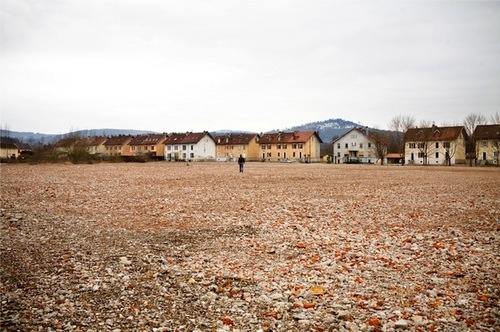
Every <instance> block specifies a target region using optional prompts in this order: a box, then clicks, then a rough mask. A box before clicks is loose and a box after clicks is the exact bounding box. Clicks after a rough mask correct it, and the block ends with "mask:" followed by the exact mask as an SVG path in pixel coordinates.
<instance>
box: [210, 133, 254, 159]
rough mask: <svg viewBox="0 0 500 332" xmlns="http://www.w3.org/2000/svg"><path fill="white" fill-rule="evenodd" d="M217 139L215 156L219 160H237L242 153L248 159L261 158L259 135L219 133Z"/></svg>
mask: <svg viewBox="0 0 500 332" xmlns="http://www.w3.org/2000/svg"><path fill="white" fill-rule="evenodd" d="M214 140H215V158H216V159H217V160H218V161H233V160H235V161H236V160H237V159H238V157H239V156H240V155H242V156H243V157H245V159H246V160H247V161H256V160H259V159H260V146H259V135H257V134H234V133H229V134H226V135H219V136H215V137H214Z"/></svg>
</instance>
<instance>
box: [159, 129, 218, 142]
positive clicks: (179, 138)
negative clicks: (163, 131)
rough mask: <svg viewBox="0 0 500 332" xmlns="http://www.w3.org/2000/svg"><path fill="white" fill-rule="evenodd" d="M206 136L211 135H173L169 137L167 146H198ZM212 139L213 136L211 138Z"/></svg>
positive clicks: (202, 133) (201, 133) (203, 133)
mask: <svg viewBox="0 0 500 332" xmlns="http://www.w3.org/2000/svg"><path fill="white" fill-rule="evenodd" d="M206 135H208V136H210V134H209V133H208V132H206V131H204V132H200V133H190V132H188V133H182V134H179V133H173V134H171V135H169V136H168V137H167V139H166V140H165V144H166V145H167V144H196V143H198V142H199V141H201V139H202V138H203V137H205V136H206ZM210 137H212V136H210Z"/></svg>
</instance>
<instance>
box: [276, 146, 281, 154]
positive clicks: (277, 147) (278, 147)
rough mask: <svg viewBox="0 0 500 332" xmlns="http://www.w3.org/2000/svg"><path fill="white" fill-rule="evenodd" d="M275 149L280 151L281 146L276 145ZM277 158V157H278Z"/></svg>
mask: <svg viewBox="0 0 500 332" xmlns="http://www.w3.org/2000/svg"><path fill="white" fill-rule="evenodd" d="M276 149H278V150H280V149H281V144H277V145H276ZM278 157H279V156H278Z"/></svg>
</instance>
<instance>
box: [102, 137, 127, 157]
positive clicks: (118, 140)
mask: <svg viewBox="0 0 500 332" xmlns="http://www.w3.org/2000/svg"><path fill="white" fill-rule="evenodd" d="M130 141H132V136H129V135H119V136H113V137H110V138H108V139H107V140H106V142H104V147H105V151H104V154H105V155H107V156H121V155H122V154H124V155H126V154H128V153H129V152H130V145H129V143H130Z"/></svg>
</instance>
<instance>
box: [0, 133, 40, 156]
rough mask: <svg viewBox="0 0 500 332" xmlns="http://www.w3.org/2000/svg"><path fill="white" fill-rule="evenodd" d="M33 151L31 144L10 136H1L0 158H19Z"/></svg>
mask: <svg viewBox="0 0 500 332" xmlns="http://www.w3.org/2000/svg"><path fill="white" fill-rule="evenodd" d="M32 153H33V150H32V149H31V146H30V145H29V144H26V143H21V142H19V141H18V140H17V139H14V138H10V137H0V159H17V158H19V156H22V155H26V154H32Z"/></svg>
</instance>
